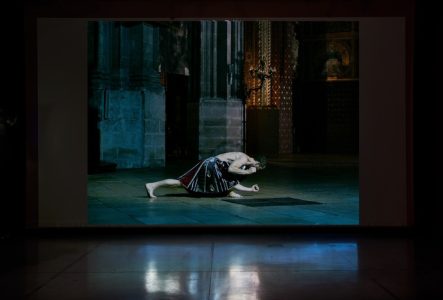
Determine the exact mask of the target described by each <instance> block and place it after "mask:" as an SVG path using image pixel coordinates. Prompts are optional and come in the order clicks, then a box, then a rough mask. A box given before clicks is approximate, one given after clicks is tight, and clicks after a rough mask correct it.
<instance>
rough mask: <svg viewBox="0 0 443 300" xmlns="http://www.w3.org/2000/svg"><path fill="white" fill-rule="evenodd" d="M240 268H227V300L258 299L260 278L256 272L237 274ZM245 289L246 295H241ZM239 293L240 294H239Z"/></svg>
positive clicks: (234, 266) (235, 266)
mask: <svg viewBox="0 0 443 300" xmlns="http://www.w3.org/2000/svg"><path fill="white" fill-rule="evenodd" d="M240 268H241V266H238V265H231V266H230V267H229V278H228V283H227V286H228V287H229V294H228V297H227V299H228V300H240V299H241V300H256V299H258V289H259V287H260V278H259V275H258V272H256V271H252V272H239V271H238V270H239V269H240ZM242 289H245V290H246V292H247V294H242V293H241V290H242ZM239 291H240V293H239Z"/></svg>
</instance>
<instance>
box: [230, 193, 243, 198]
mask: <svg viewBox="0 0 443 300" xmlns="http://www.w3.org/2000/svg"><path fill="white" fill-rule="evenodd" d="M228 197H231V198H241V197H243V196H242V195H240V194H237V193H236V192H234V191H230V192H229V194H228Z"/></svg>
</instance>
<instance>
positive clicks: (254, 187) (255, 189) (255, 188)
mask: <svg viewBox="0 0 443 300" xmlns="http://www.w3.org/2000/svg"><path fill="white" fill-rule="evenodd" d="M251 188H252V191H253V192H258V191H259V190H260V188H259V187H258V185H256V184H254V185H253V186H252V187H251Z"/></svg>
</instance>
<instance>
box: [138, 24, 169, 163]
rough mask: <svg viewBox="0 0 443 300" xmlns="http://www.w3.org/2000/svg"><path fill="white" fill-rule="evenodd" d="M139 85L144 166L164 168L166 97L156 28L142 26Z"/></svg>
mask: <svg viewBox="0 0 443 300" xmlns="http://www.w3.org/2000/svg"><path fill="white" fill-rule="evenodd" d="M141 33H142V44H143V47H142V53H141V60H142V62H141V66H142V67H141V76H140V78H141V84H142V85H143V86H142V95H143V106H144V119H143V122H144V159H143V165H144V166H149V167H164V166H165V160H166V153H165V152H166V146H165V143H166V142H165V123H166V101H165V100H166V97H165V90H164V88H163V86H162V85H161V84H160V74H159V72H158V69H157V59H158V57H157V56H158V52H159V46H160V40H159V28H158V27H154V26H152V25H150V24H147V23H143V24H142V32H141Z"/></svg>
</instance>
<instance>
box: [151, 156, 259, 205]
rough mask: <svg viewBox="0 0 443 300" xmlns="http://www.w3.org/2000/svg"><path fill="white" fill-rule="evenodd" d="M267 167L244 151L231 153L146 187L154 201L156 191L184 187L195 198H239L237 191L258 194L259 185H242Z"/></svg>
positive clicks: (211, 158)
mask: <svg viewBox="0 0 443 300" xmlns="http://www.w3.org/2000/svg"><path fill="white" fill-rule="evenodd" d="M263 168H264V163H263V162H258V161H256V160H255V159H254V158H252V157H249V156H248V155H246V154H245V153H242V152H227V153H222V154H219V155H217V156H213V157H209V158H207V159H205V160H202V161H200V162H199V163H198V164H196V165H195V166H194V167H192V168H191V169H190V170H189V171H187V172H186V173H185V174H183V175H181V176H180V177H178V178H177V179H164V180H161V181H156V182H150V183H146V184H145V188H146V191H147V193H148V196H149V197H150V198H156V196H155V195H154V191H155V189H157V188H159V187H165V186H167V187H183V188H185V189H186V191H188V192H189V193H190V194H192V195H195V196H204V197H211V196H216V197H217V196H218V197H224V196H229V197H234V198H239V197H242V196H241V195H239V194H237V193H235V192H234V190H236V191H244V192H258V191H259V187H258V185H256V184H254V185H253V186H251V187H245V186H243V185H241V184H240V181H241V180H243V179H244V178H245V177H246V176H247V175H250V174H253V173H256V172H257V170H261V169H263Z"/></svg>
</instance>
